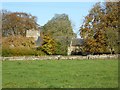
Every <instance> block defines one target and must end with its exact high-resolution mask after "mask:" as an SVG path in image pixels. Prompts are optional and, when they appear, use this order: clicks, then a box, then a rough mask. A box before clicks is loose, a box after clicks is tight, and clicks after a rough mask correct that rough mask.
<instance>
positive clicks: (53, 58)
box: [0, 55, 119, 61]
mask: <svg viewBox="0 0 120 90" xmlns="http://www.w3.org/2000/svg"><path fill="white" fill-rule="evenodd" d="M118 57H119V55H88V56H61V55H57V56H56V55H55V56H17V57H0V60H3V61H4V60H76V59H77V60H91V59H94V60H95V59H104V60H109V59H118Z"/></svg>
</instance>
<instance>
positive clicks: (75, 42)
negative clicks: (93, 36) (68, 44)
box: [72, 38, 84, 46]
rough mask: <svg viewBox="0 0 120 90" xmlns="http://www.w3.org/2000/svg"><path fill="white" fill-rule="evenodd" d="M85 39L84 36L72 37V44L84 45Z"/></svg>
mask: <svg viewBox="0 0 120 90" xmlns="http://www.w3.org/2000/svg"><path fill="white" fill-rule="evenodd" d="M83 43H84V40H83V39H82V38H74V39H72V46H80V45H83Z"/></svg>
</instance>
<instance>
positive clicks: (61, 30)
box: [42, 14, 76, 54]
mask: <svg viewBox="0 0 120 90" xmlns="http://www.w3.org/2000/svg"><path fill="white" fill-rule="evenodd" d="M42 28H43V30H42V31H43V32H44V33H49V34H50V35H51V36H52V38H53V39H54V40H55V41H56V42H57V43H58V45H57V46H56V47H57V48H58V49H56V54H67V46H68V45H69V44H70V40H71V38H73V37H75V36H76V35H75V33H74V32H73V30H72V26H71V22H70V20H69V17H68V15H66V14H56V15H55V16H54V17H53V18H52V19H51V20H50V21H48V23H47V24H45V25H44V26H43V27H42Z"/></svg>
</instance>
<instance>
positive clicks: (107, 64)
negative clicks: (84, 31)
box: [2, 60, 118, 88]
mask: <svg viewBox="0 0 120 90" xmlns="http://www.w3.org/2000/svg"><path fill="white" fill-rule="evenodd" d="M2 87H3V88H116V87H118V60H28V61H25V60H24V61H3V62H2Z"/></svg>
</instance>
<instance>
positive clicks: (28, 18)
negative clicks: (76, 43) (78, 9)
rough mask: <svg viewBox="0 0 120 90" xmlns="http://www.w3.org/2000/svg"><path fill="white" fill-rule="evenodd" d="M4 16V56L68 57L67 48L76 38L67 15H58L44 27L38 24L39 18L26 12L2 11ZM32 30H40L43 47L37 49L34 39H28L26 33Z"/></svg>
mask: <svg viewBox="0 0 120 90" xmlns="http://www.w3.org/2000/svg"><path fill="white" fill-rule="evenodd" d="M2 16H3V18H2V36H3V42H2V43H3V46H2V52H3V53H2V54H3V56H11V55H27V54H28V55H45V54H46V55H57V54H58V55H67V46H68V45H69V43H70V40H71V38H72V37H75V36H76V35H75V33H74V32H73V29H72V26H71V21H70V20H69V17H68V15H66V14H56V15H55V16H54V17H53V18H52V19H51V20H49V21H48V23H46V24H45V25H44V26H40V25H38V24H37V17H35V16H32V15H31V14H27V13H24V12H9V11H7V10H2ZM31 29H32V30H40V36H41V39H42V40H41V41H42V42H41V43H42V45H41V46H39V47H37V48H35V43H33V39H32V38H29V39H27V38H26V31H27V30H31ZM23 38H24V39H23ZM25 48H26V49H25Z"/></svg>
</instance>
